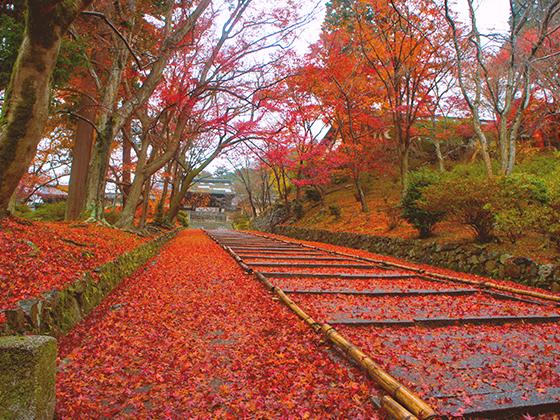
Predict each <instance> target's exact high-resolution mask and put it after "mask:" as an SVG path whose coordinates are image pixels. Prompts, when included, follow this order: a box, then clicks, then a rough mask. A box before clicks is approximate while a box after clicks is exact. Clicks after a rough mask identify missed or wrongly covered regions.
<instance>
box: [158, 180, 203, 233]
mask: <svg viewBox="0 0 560 420" xmlns="http://www.w3.org/2000/svg"><path fill="white" fill-rule="evenodd" d="M197 174H198V173H197ZM195 176H196V175H195V174H194V173H191V174H189V175H187V176H186V177H185V179H183V183H182V184H181V188H180V189H179V190H178V191H177V193H176V194H174V195H173V198H172V199H171V202H170V203H169V210H167V214H166V216H165V220H166V222H168V223H174V222H175V219H176V218H177V215H178V214H179V210H181V202H182V201H183V198H184V197H185V195H187V192H188V191H189V188H190V187H191V185H192V182H193V179H194V177H195Z"/></svg>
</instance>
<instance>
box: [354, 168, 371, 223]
mask: <svg viewBox="0 0 560 420" xmlns="http://www.w3.org/2000/svg"><path fill="white" fill-rule="evenodd" d="M354 186H355V187H356V198H357V199H358V202H359V203H360V206H361V208H362V213H368V212H369V206H368V204H367V200H366V195H365V193H364V189H363V188H362V183H361V181H360V174H359V173H358V174H354Z"/></svg>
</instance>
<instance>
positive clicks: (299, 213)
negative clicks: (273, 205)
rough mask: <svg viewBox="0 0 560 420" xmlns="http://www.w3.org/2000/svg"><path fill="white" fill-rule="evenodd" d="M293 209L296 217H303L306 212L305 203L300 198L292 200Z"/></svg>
mask: <svg viewBox="0 0 560 420" xmlns="http://www.w3.org/2000/svg"><path fill="white" fill-rule="evenodd" d="M291 209H292V213H293V214H294V216H295V217H296V219H301V218H302V217H303V215H304V214H305V211H304V208H303V204H302V203H301V202H300V201H298V200H296V201H294V202H292V205H291Z"/></svg>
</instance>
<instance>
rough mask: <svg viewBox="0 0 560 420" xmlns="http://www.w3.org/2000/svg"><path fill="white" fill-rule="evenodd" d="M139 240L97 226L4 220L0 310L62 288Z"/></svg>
mask: <svg viewBox="0 0 560 420" xmlns="http://www.w3.org/2000/svg"><path fill="white" fill-rule="evenodd" d="M143 241H144V239H142V238H140V237H138V236H135V235H132V234H128V233H125V232H122V231H119V230H116V229H110V228H106V227H103V226H97V225H89V224H88V225H86V224H74V225H72V224H67V223H46V222H33V223H30V222H24V223H22V222H20V221H18V220H16V219H5V220H3V221H2V223H1V224H0V290H1V292H2V293H0V310H2V309H7V308H10V307H11V306H13V305H14V304H15V303H16V302H17V301H19V300H22V299H29V298H35V297H38V296H40V295H41V293H42V292H46V291H49V290H52V289H57V288H62V287H64V286H65V285H67V284H68V283H70V282H72V281H74V280H77V279H78V277H79V276H80V275H81V274H82V273H83V272H85V271H88V270H91V269H93V268H95V267H97V266H99V265H101V264H103V263H106V262H108V261H110V260H112V259H113V258H115V257H116V256H118V255H120V254H122V253H123V252H125V251H128V250H130V249H132V248H135V247H136V246H138V245H139V244H140V243H142V242H143ZM1 321H2V320H1V319H0V322H1Z"/></svg>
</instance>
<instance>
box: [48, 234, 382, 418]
mask: <svg viewBox="0 0 560 420" xmlns="http://www.w3.org/2000/svg"><path fill="white" fill-rule="evenodd" d="M60 346H61V348H60V360H59V373H58V379H57V381H58V383H57V398H58V401H57V412H58V414H59V416H60V417H62V418H86V417H87V418H92V417H93V418H99V417H117V418H145V417H151V418H166V417H167V418H185V417H190V418H193V417H194V418H196V417H199V418H200V417H204V418H208V417H213V416H216V417H232V418H234V417H243V416H248V415H250V416H251V417H286V416H296V417H304V418H305V417H324V416H327V415H328V416H329V417H336V416H344V417H352V418H365V417H367V418H372V417H376V416H377V414H376V412H375V411H374V406H373V405H372V403H371V402H370V399H369V397H370V396H371V395H373V394H375V392H376V391H375V388H374V387H373V385H372V383H371V382H369V381H368V380H367V378H366V377H365V375H364V374H362V373H361V372H359V371H358V370H357V369H356V368H354V367H352V366H350V365H349V363H348V362H347V361H346V360H345V359H343V358H342V357H340V356H339V355H338V354H336V353H335V352H334V351H333V350H332V349H331V348H330V347H329V346H328V345H327V344H326V343H324V342H322V341H321V339H320V337H319V336H318V335H316V334H315V333H314V332H312V330H311V329H309V328H308V327H307V326H306V325H304V324H303V322H301V321H300V320H299V319H298V318H297V317H296V315H294V314H293V313H291V312H290V310H289V309H288V308H286V307H284V306H283V305H281V304H279V303H278V302H275V301H274V300H272V298H271V295H270V294H269V293H268V292H267V291H266V290H265V288H264V287H263V286H262V285H261V284H260V283H259V282H258V281H257V280H256V279H255V278H254V277H253V276H251V275H248V274H245V273H244V272H243V271H242V269H241V268H240V267H239V266H238V265H237V264H236V263H235V261H234V260H233V259H231V257H230V256H229V255H227V253H225V252H224V251H223V250H222V249H221V248H220V247H219V246H218V245H216V244H215V243H214V242H212V241H211V240H210V239H209V238H208V237H207V236H206V235H205V234H204V233H202V232H200V231H187V232H182V233H181V234H180V235H179V236H178V237H177V238H176V239H175V240H173V241H172V242H171V243H169V244H168V245H167V246H166V247H165V248H164V249H163V250H162V252H161V253H160V255H159V256H158V257H156V258H155V259H154V260H153V261H151V262H150V263H149V264H148V265H147V266H146V267H145V268H144V269H142V270H140V271H139V272H137V273H136V274H135V275H134V276H132V277H130V278H128V279H126V280H125V281H124V282H123V283H122V284H121V285H120V286H119V287H118V288H117V289H116V290H114V291H113V293H111V294H110V295H109V296H108V297H107V298H106V299H105V301H104V302H103V303H102V304H101V305H100V306H99V307H98V308H96V310H94V312H93V313H92V314H91V315H90V316H89V317H88V318H87V319H86V321H85V322H83V323H82V324H80V325H79V326H78V327H77V328H75V329H74V331H73V332H72V333H71V334H70V335H68V336H67V337H65V338H64V339H62V341H61V343H60Z"/></svg>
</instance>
